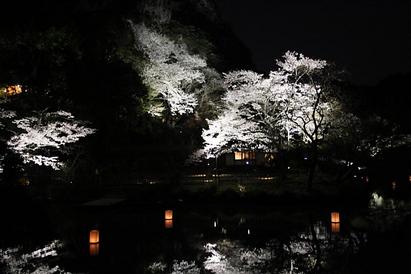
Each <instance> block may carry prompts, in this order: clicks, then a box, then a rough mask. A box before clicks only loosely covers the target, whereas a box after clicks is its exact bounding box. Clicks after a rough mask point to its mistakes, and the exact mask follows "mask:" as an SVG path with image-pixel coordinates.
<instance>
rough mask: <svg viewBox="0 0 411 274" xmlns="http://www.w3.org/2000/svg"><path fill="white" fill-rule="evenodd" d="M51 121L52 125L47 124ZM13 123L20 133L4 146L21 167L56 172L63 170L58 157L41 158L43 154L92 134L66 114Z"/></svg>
mask: <svg viewBox="0 0 411 274" xmlns="http://www.w3.org/2000/svg"><path fill="white" fill-rule="evenodd" d="M48 120H51V121H48ZM13 123H14V124H15V125H16V127H17V128H18V129H20V130H21V131H22V132H21V133H18V134H16V135H14V136H13V137H12V138H11V139H10V140H9V141H8V142H7V145H8V146H9V148H10V149H11V150H13V151H14V152H16V153H18V154H19V155H20V156H21V158H22V159H23V162H24V163H30V162H31V163H34V164H37V165H40V166H41V165H43V166H50V167H51V168H53V169H55V170H58V169H60V168H61V167H62V166H63V163H62V162H61V161H60V160H59V158H58V156H50V155H42V154H41V153H44V150H49V149H50V148H51V149H55V150H61V149H62V148H63V147H64V146H65V145H67V144H72V143H75V142H77V141H78V140H79V139H80V138H82V137H85V136H88V135H90V134H92V133H94V132H95V129H92V128H89V127H87V126H85V125H82V124H83V123H82V122H81V121H77V120H74V116H73V115H71V114H70V113H68V112H62V111H59V112H51V113H47V114H45V115H43V117H35V116H32V117H26V118H23V119H19V120H15V121H13Z"/></svg>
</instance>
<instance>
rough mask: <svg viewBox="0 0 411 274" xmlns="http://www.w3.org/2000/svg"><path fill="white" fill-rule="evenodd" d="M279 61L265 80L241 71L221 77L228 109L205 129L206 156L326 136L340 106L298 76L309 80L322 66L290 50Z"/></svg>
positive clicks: (270, 148) (265, 147) (266, 148)
mask: <svg viewBox="0 0 411 274" xmlns="http://www.w3.org/2000/svg"><path fill="white" fill-rule="evenodd" d="M283 59H284V60H283V61H278V62H277V63H278V65H279V69H278V70H276V71H272V72H271V73H270V74H269V77H264V76H263V75H262V74H258V73H255V72H253V71H245V70H240V71H233V72H229V73H226V74H224V80H225V81H224V83H225V87H226V90H227V92H226V94H225V96H224V98H223V100H224V104H225V107H226V108H225V110H224V111H223V113H222V114H221V115H220V116H219V117H218V118H217V119H215V120H212V121H210V120H209V121H208V124H209V128H208V129H205V130H204V131H203V134H202V137H203V139H204V155H205V156H206V157H208V158H209V157H216V156H218V155H220V154H221V153H224V152H227V151H231V150H234V149H241V148H246V149H262V150H265V151H273V150H275V149H276V147H277V146H279V144H281V143H282V144H283V145H284V144H287V145H290V141H291V139H293V138H294V137H301V138H302V140H303V141H305V142H306V143H312V142H315V141H317V140H320V139H322V138H324V133H325V132H326V131H327V130H328V129H329V124H330V123H331V122H332V121H333V119H334V117H333V112H335V111H336V110H337V109H339V106H338V104H337V102H335V101H332V100H328V101H327V100H326V98H325V97H324V95H323V92H322V89H321V87H320V86H318V85H316V84H315V83H312V82H310V81H308V82H305V81H303V79H302V77H300V76H302V75H308V76H310V74H311V73H312V72H314V71H315V70H318V69H322V68H324V67H325V66H326V62H325V61H321V60H313V59H310V58H307V57H305V56H303V55H302V54H297V53H294V52H287V53H286V54H285V55H284V57H283Z"/></svg>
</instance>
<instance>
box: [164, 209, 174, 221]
mask: <svg viewBox="0 0 411 274" xmlns="http://www.w3.org/2000/svg"><path fill="white" fill-rule="evenodd" d="M164 219H165V220H173V211H172V210H171V209H169V210H166V211H165V212H164Z"/></svg>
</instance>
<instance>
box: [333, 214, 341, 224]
mask: <svg viewBox="0 0 411 274" xmlns="http://www.w3.org/2000/svg"><path fill="white" fill-rule="evenodd" d="M339 222H340V213H339V212H331V223H339Z"/></svg>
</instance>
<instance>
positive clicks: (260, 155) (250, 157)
mask: <svg viewBox="0 0 411 274" xmlns="http://www.w3.org/2000/svg"><path fill="white" fill-rule="evenodd" d="M220 158H221V160H222V163H223V164H224V165H226V166H244V165H251V166H270V165H272V163H273V161H274V153H268V152H263V151H252V150H243V151H235V152H231V153H225V154H223V155H222V156H221V157H220Z"/></svg>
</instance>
